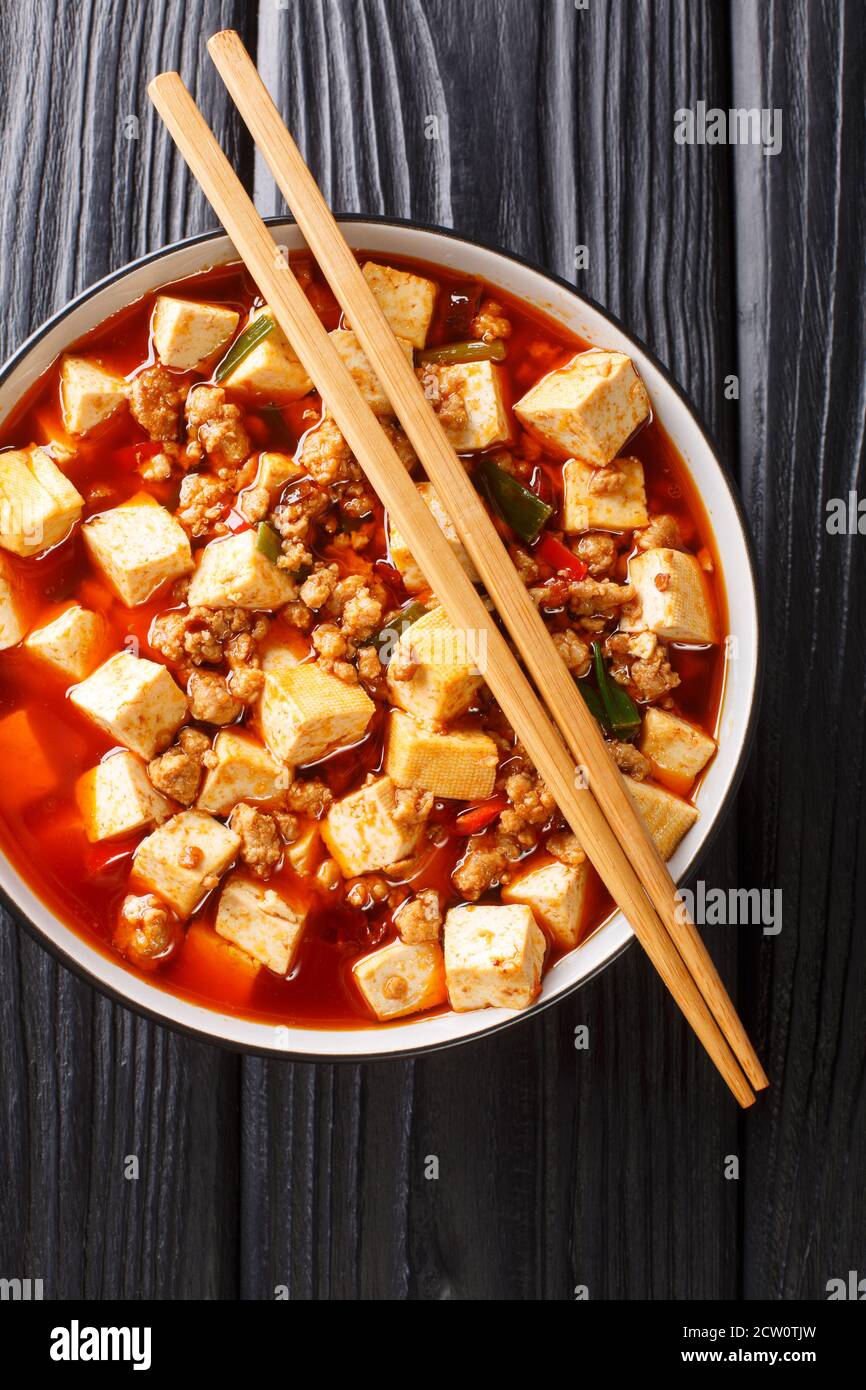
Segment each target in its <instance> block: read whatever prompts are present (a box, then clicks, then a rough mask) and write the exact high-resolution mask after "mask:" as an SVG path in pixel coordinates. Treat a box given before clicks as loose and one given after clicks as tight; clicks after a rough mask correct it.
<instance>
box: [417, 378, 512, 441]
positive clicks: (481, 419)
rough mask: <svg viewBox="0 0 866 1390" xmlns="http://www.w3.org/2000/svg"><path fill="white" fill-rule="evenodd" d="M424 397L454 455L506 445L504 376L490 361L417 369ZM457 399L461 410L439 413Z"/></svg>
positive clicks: (508, 427) (508, 428)
mask: <svg viewBox="0 0 866 1390" xmlns="http://www.w3.org/2000/svg"><path fill="white" fill-rule="evenodd" d="M417 375H418V379H419V381H420V382H421V385H422V386H423V388H424V394H425V396H426V397H427V399H428V400H429V401H430V404H431V405H432V406H433V409H434V410H435V411H436V413H437V415H439V421H440V424H441V425H442V428H443V429H444V431H445V433H446V435H447V436H448V440H449V442H450V444H451V445H452V447H453V448H455V449H456V450H457V451H458V453H471V452H472V450H474V449H488V448H489V447H490V445H491V444H506V443H507V442H508V441H509V439H510V438H511V421H510V419H509V415H508V406H507V404H506V400H507V397H506V389H505V374H504V372H503V370H502V368H501V367H497V366H496V364H495V363H494V362H455V363H452V364H451V365H447V364H438V365H437V364H433V363H428V364H427V365H426V366H424V367H419V368H418V372H417ZM453 396H457V397H458V400H459V403H460V405H461V406H462V407H463V409H462V411H454V412H452V411H448V412H445V413H443V412H442V407H443V405H444V403H445V402H446V401H447V400H449V398H451V397H453Z"/></svg>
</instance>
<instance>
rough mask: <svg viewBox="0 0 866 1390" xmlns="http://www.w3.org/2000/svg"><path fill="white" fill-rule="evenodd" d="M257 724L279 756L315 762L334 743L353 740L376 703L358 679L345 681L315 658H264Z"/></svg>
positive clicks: (359, 735)
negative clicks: (296, 662)
mask: <svg viewBox="0 0 866 1390" xmlns="http://www.w3.org/2000/svg"><path fill="white" fill-rule="evenodd" d="M264 671H265V688H264V690H263V691H262V696H261V700H260V702H259V724H260V726H261V731H262V735H263V737H264V740H265V743H266V744H267V745H268V747H269V748H270V750H271V752H272V753H273V755H274V757H275V758H278V759H279V760H280V762H284V763H289V764H290V765H291V766H292V767H297V766H298V765H299V764H302V763H313V762H316V761H317V759H319V758H321V757H322V756H323V754H325V753H329V752H330V751H331V750H332V749H333V748H344V747H347V746H348V745H349V744H352V743H357V742H358V740H359V739H360V738H362V737H363V736H364V733H365V732H366V729H367V725H368V724H369V722H370V720H371V719H372V717H373V715H374V714H375V712H376V706H375V705H374V703H373V701H372V700H371V699H370V697H369V695H368V694H367V692H366V691H365V690H362V689H361V687H360V685H347V684H346V682H345V681H341V680H338V679H337V677H336V676H332V675H331V674H330V672H328V671H323V670H321V668H320V667H319V666H318V665H317V664H316V663H315V662H306V663H304V664H303V665H301V666H290V665H288V664H287V663H285V662H281V661H278V660H276V658H272V659H271V660H270V661H269V662H267V663H266V665H265V667H264Z"/></svg>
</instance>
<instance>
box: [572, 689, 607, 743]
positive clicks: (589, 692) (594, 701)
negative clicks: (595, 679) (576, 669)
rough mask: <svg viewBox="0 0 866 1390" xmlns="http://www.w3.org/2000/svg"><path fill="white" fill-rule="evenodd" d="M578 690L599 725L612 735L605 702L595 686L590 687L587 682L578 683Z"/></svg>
mask: <svg viewBox="0 0 866 1390" xmlns="http://www.w3.org/2000/svg"><path fill="white" fill-rule="evenodd" d="M577 688H578V690H579V691H580V693H581V695H582V696H583V698H584V700H585V701H586V705H587V708H588V710H589V712H590V714H591V715H592V717H593V719H594V720H595V721H596V723H597V724H600V725H601V727H602V728H603V729H604V731H605V732H606V733H610V727H609V725H608V722H607V710H606V709H605V707H604V700H603V699H602V698H601V696H600V695H599V693H598V691H597V690H596V688H595V686H594V685H590V684H589V682H588V681H586V680H580V681H578V682H577Z"/></svg>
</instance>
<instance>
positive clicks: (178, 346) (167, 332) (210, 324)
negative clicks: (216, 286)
mask: <svg viewBox="0 0 866 1390" xmlns="http://www.w3.org/2000/svg"><path fill="white" fill-rule="evenodd" d="M239 323H240V314H239V313H238V312H237V310H236V309H230V308H229V307H228V305H226V304H199V303H197V302H196V301H195V300H192V299H176V298H175V297H174V295H171V294H158V295H157V297H156V303H155V305H154V306H153V318H152V320H151V334H152V336H153V345H154V347H155V348H156V354H157V356H158V358H159V360H160V362H162V363H163V364H164V365H165V366H166V367H174V368H175V370H176V371H179V372H194V371H200V370H201V369H202V368H203V367H205V366H207V364H208V363H209V362H210V361H211V359H212V358H213V357H216V354H217V353H218V352H219V351H220V349H221V348H224V347H225V346H226V344H227V343H228V341H229V339H230V338H232V337H233V336H234V334H235V333H236V331H237V326H238V324H239Z"/></svg>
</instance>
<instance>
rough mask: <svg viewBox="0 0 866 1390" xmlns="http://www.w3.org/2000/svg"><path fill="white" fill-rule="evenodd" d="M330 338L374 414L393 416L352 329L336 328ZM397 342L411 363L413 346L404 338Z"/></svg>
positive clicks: (388, 402) (377, 379) (329, 335)
mask: <svg viewBox="0 0 866 1390" xmlns="http://www.w3.org/2000/svg"><path fill="white" fill-rule="evenodd" d="M328 337H329V338H330V340H331V342H332V343H333V345H334V347H335V348H336V349H337V353H338V354H339V356H340V357H341V358H342V361H343V365H344V367H346V368H347V370H348V372H349V375H350V376H351V378H352V380H353V381H354V383H355V385H356V386H357V387H358V390H359V391H360V392H361V395H362V396H363V397H364V400H365V401H366V402H367V404H368V406H369V407H370V409H371V410H372V411H373V414H374V415H393V413H394V412H393V410H392V409H391V402H390V401H389V400H388V397H387V396H386V395H385V392H384V391H383V390H382V387H381V385H380V383H379V378H378V377H377V376H376V373H375V372H374V371H373V367H372V364H371V362H370V359H369V357H368V356H367V354H366V352H365V351H364V349H363V348H362V347H361V344H360V343H359V342H358V339H357V338H356V337H355V334H354V333H353V332H352V330H351V329H350V328H335V329H334V330H333V332H331V333H329V334H328ZM397 341H398V343H399V344H400V347H401V348H402V349H403V351H404V353H405V354H406V360H407V361H408V362H411V361H412V344H411V343H407V342H406V341H405V339H403V338H398V339H397Z"/></svg>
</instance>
